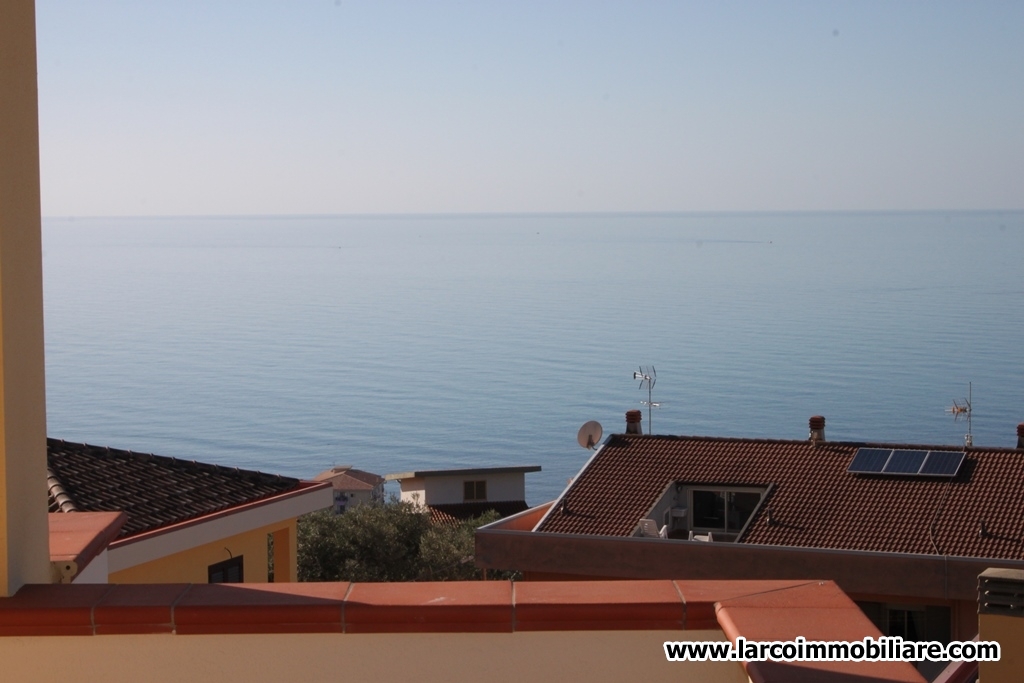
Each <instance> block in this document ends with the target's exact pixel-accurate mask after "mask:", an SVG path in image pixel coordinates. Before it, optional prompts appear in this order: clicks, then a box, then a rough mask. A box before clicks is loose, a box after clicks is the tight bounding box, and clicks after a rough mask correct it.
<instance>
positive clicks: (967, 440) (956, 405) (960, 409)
mask: <svg viewBox="0 0 1024 683" xmlns="http://www.w3.org/2000/svg"><path fill="white" fill-rule="evenodd" d="M971 389H972V387H971V382H968V383H967V398H965V399H961V401H962V403H961V402H960V401H955V400H954V401H953V405H952V407H950V408H946V412H947V413H953V421H954V422H959V421H960V418H963V419H965V420H967V433H966V434H964V446H973V445H974V436H973V435H972V433H971Z"/></svg>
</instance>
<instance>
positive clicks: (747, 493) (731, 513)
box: [690, 488, 763, 533]
mask: <svg viewBox="0 0 1024 683" xmlns="http://www.w3.org/2000/svg"><path fill="white" fill-rule="evenodd" d="M762 495H763V492H762V491H760V490H756V489H747V490H742V489H740V490H728V489H697V488H694V489H691V490H690V498H691V501H692V502H691V505H690V509H691V510H692V511H693V516H692V517H691V520H692V521H691V528H693V529H699V530H701V531H723V532H729V533H738V532H739V531H740V530H742V529H743V526H744V525H745V524H746V523H747V520H748V519H750V516H751V515H752V514H754V510H756V509H757V506H758V505H760V504H761V496H762Z"/></svg>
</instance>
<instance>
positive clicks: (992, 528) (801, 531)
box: [537, 435, 1024, 559]
mask: <svg viewBox="0 0 1024 683" xmlns="http://www.w3.org/2000/svg"><path fill="white" fill-rule="evenodd" d="M862 446H877V447H884V448H908V446H906V445H893V444H861V443H838V442H825V443H820V444H818V445H815V444H814V443H812V442H810V441H778V440H767V439H736V438H709V437H686V436H678V437H677V436H657V435H655V436H649V435H643V436H640V435H614V436H612V437H610V438H609V439H608V440H607V441H606V442H605V444H604V446H603V447H602V448H601V449H600V450H599V451H598V452H597V453H596V454H595V455H594V458H593V459H592V460H591V462H590V463H588V465H587V466H586V467H585V468H584V469H583V471H582V472H580V474H579V475H578V476H577V477H576V478H575V479H574V480H573V482H572V483H571V484H570V486H569V487H568V488H567V489H566V491H565V492H564V493H563V498H562V500H564V503H565V507H566V508H567V509H568V512H563V511H562V509H561V505H560V504H556V505H555V506H553V507H552V509H551V511H550V512H549V513H548V515H547V518H546V519H545V520H544V521H543V522H542V523H541V524H540V525H539V527H538V529H537V530H538V531H543V532H557V533H570V534H595V535H608V536H631V535H632V534H633V532H634V530H635V529H636V526H637V521H638V520H639V519H640V518H642V517H645V516H647V514H648V512H649V511H650V510H651V508H652V507H653V506H654V504H655V503H656V502H657V501H658V500H659V499H660V498H661V496H662V494H663V492H664V491H665V489H666V487H667V486H668V485H669V484H671V483H673V482H685V483H687V484H720V485H731V486H740V485H754V486H768V485H772V489H771V491H770V493H769V495H768V496H767V498H766V499H765V501H764V502H763V503H762V505H761V507H760V508H759V509H758V511H757V512H756V513H755V515H754V517H753V518H752V519H751V522H750V524H749V525H748V528H747V531H746V532H745V533H744V535H743V537H742V538H740V539H739V541H740V542H742V543H751V544H764V545H781V546H798V547H810V548H833V549H848V550H862V551H876V552H891V553H924V554H940V555H951V556H962V557H985V558H1001V559H1019V558H1021V557H1022V555H1024V495H1022V494H1024V451H1021V450H1015V449H996V448H970V449H968V450H967V458H966V460H965V462H964V464H963V467H962V468H961V470H960V473H959V474H958V476H957V477H955V478H953V479H941V478H926V477H894V476H871V475H854V474H850V473H848V472H847V467H848V466H849V465H850V461H851V460H852V459H853V456H854V455H855V453H856V452H857V449H858V448H860V447H862ZM914 448H922V447H920V446H915V447H914ZM923 448H927V449H931V450H949V451H962V450H963V449H962V448H957V447H950V446H925V447H923ZM769 508H770V509H771V523H769V519H768V512H767V511H768V509H769ZM982 521H984V523H985V533H984V534H983V533H981V522H982Z"/></svg>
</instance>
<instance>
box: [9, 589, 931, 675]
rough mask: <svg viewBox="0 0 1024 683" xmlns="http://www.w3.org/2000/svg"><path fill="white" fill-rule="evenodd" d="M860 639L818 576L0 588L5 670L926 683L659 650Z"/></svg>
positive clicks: (871, 669) (887, 666) (888, 668)
mask: <svg viewBox="0 0 1024 683" xmlns="http://www.w3.org/2000/svg"><path fill="white" fill-rule="evenodd" d="M867 635H870V636H872V637H877V636H878V635H879V634H878V631H877V630H876V629H875V628H874V627H873V626H872V625H871V623H870V622H869V621H868V620H867V618H866V617H864V615H863V614H862V613H861V612H860V610H859V609H858V608H857V606H856V605H855V604H854V603H853V602H852V601H851V600H850V599H849V598H847V597H846V596H845V595H844V594H843V593H842V591H840V590H839V589H838V588H837V587H836V585H835V584H834V583H831V582H828V581H813V582H807V581H670V580H664V581H584V582H572V581H564V582H563V581H559V582H528V583H511V582H499V581H474V582H437V583H401V584H395V583H390V584H374V583H357V584H350V583H292V584H276V583H275V584H152V585H143V584H135V585H98V584H86V585H76V584H59V585H29V586H25V587H23V588H22V589H21V590H20V591H19V592H18V593H17V594H16V595H14V596H13V597H10V598H6V599H0V661H2V662H3V665H4V673H5V674H7V675H8V676H9V677H10V678H11V680H46V679H48V678H50V677H51V674H52V671H53V666H54V662H58V663H59V666H60V669H61V670H62V671H69V672H75V673H76V675H85V677H86V678H87V679H88V680H103V681H139V680H145V681H157V682H158V683H159V682H160V681H181V680H212V679H214V678H217V679H226V680H245V681H278V680H304V679H306V678H309V679H312V680H322V679H324V676H325V675H326V676H331V677H334V678H337V677H344V678H345V679H351V678H353V677H359V676H367V677H371V678H370V680H396V681H397V680H403V681H404V680H409V679H414V680H418V681H463V680H465V681H470V680H472V681H478V680H499V681H500V680H531V681H540V682H543V681H552V683H555V682H558V683H564V681H567V680H601V681H603V680H641V681H645V682H648V681H650V682H654V681H663V680H664V681H677V682H678V681H708V682H710V683H719V682H722V683H724V682H730V683H733V682H735V683H740V682H743V681H747V680H748V678H749V679H753V680H758V681H762V682H763V683H781V682H782V681H792V680H815V681H844V682H845V681H851V680H867V679H870V680H872V681H876V682H881V681H904V682H907V683H910V682H914V683H921V682H922V681H923V679H922V678H921V677H920V676H919V675H918V674H917V672H916V671H914V669H913V667H912V666H910V665H909V664H904V663H898V662H888V663H885V662H882V663H877V662H876V663H866V662H806V663H783V662H751V663H746V664H741V663H739V662H669V661H668V660H667V659H666V657H665V651H664V643H665V641H726V640H732V641H735V640H736V638H738V637H740V636H743V637H745V638H747V639H748V640H761V641H770V640H792V639H793V638H795V637H796V636H804V637H805V638H807V639H808V640H849V641H853V640H861V639H863V638H864V636H867ZM851 676H853V678H851ZM858 677H860V678H858ZM331 680H333V678H332V679H331Z"/></svg>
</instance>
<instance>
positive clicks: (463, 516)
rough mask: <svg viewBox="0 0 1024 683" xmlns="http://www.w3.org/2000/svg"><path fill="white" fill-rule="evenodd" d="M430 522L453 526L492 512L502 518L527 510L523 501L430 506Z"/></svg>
mask: <svg viewBox="0 0 1024 683" xmlns="http://www.w3.org/2000/svg"><path fill="white" fill-rule="evenodd" d="M428 507H429V508H430V521H431V522H433V523H434V524H445V525H449V524H450V525H455V524H458V523H459V522H462V521H465V520H467V519H472V518H473V517H479V516H480V515H482V514H484V513H485V512H488V511H490V510H494V511H495V512H497V513H498V514H499V515H501V516H502V517H508V516H509V515H514V514H517V513H519V512H522V511H523V510H526V509H528V508H529V506H528V505H527V504H526V501H525V500H496V501H492V502H483V503H445V504H439V505H430V506H428Z"/></svg>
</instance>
